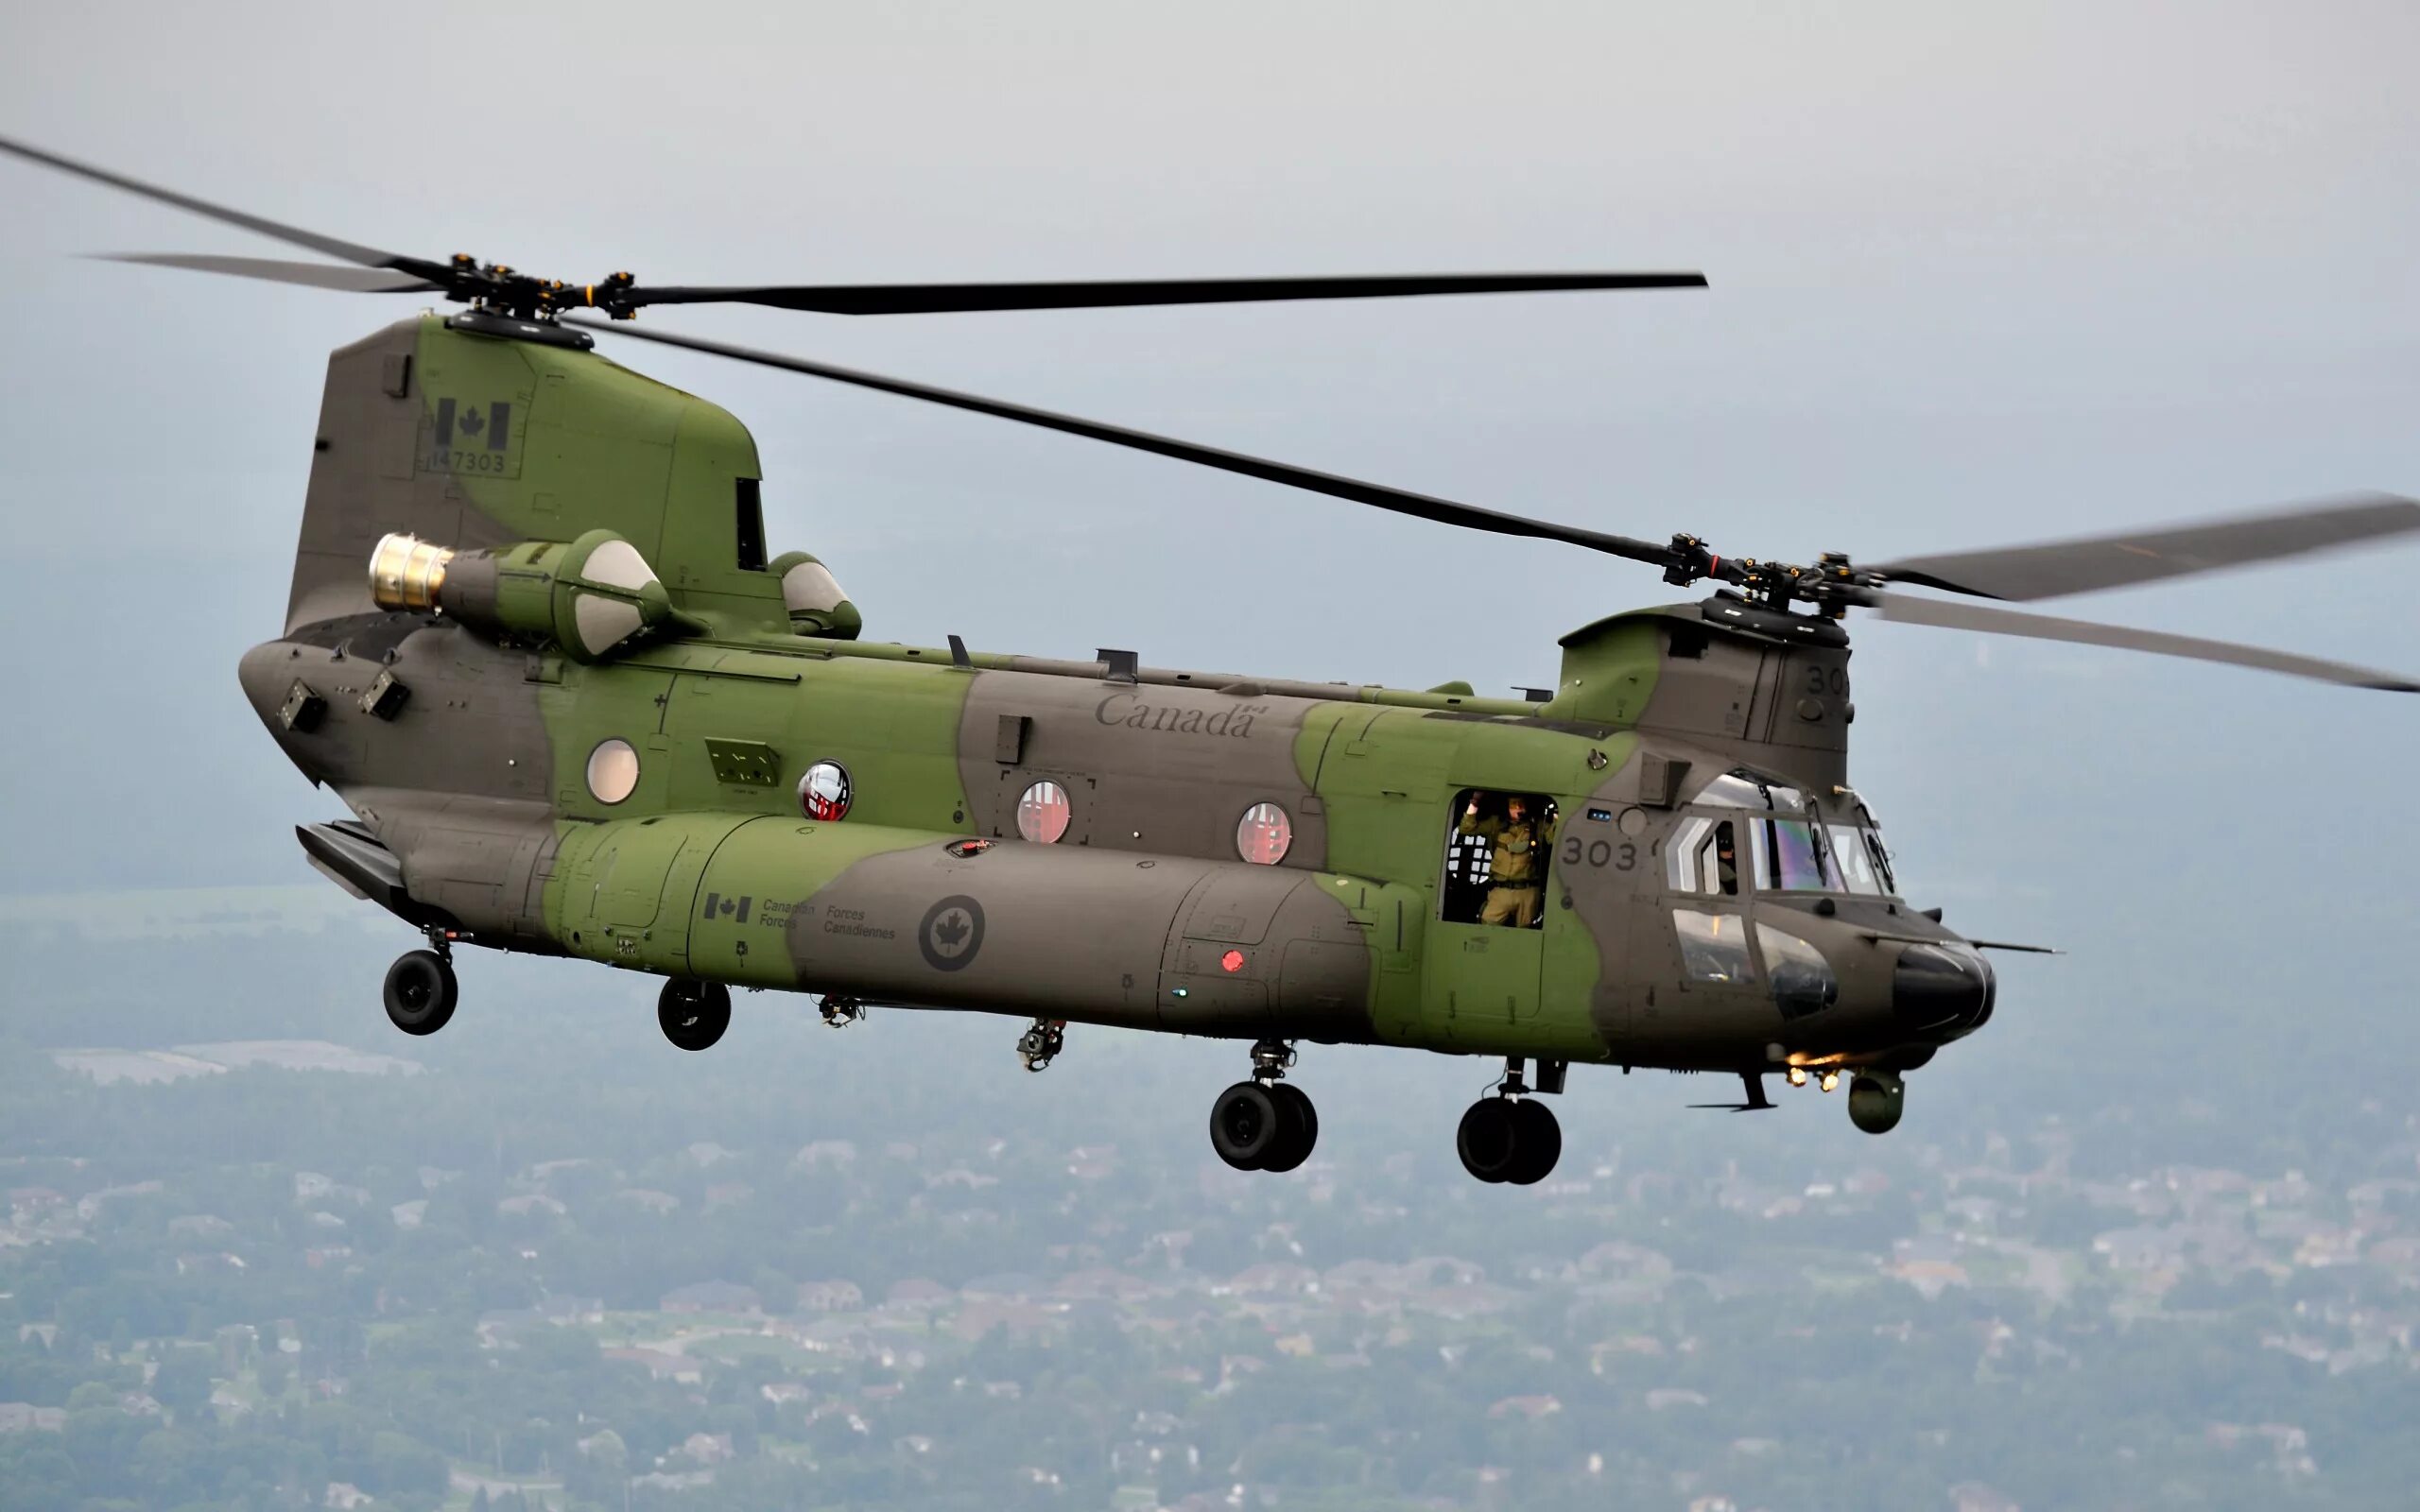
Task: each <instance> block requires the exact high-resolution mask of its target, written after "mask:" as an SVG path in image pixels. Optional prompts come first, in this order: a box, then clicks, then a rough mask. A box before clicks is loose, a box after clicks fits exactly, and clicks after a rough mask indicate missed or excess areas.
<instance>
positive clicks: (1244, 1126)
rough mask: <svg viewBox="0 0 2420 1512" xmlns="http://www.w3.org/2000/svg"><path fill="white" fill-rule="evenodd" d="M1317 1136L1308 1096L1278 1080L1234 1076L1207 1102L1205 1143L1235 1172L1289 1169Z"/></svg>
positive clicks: (1304, 1155) (1308, 1152) (1302, 1157)
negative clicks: (1233, 1080) (1233, 1081)
mask: <svg viewBox="0 0 2420 1512" xmlns="http://www.w3.org/2000/svg"><path fill="white" fill-rule="evenodd" d="M1319 1138H1320V1118H1319V1112H1318V1110H1317V1109H1316V1108H1312V1106H1311V1100H1310V1098H1309V1096H1308V1095H1306V1094H1305V1092H1304V1091H1303V1090H1302V1089H1301V1088H1299V1087H1289V1086H1288V1085H1287V1084H1286V1083H1284V1082H1282V1081H1280V1082H1258V1081H1239V1082H1237V1083H1236V1084H1235V1085H1234V1086H1233V1087H1230V1088H1228V1089H1227V1090H1226V1091H1223V1092H1220V1093H1219V1100H1218V1101H1217V1102H1215V1103H1212V1104H1211V1105H1210V1147H1211V1148H1212V1149H1214V1150H1217V1151H1218V1152H1219V1159H1220V1160H1224V1161H1226V1162H1227V1163H1228V1164H1229V1165H1232V1166H1234V1167H1235V1168H1236V1170H1238V1171H1291V1170H1293V1169H1294V1168H1295V1167H1296V1166H1298V1165H1301V1164H1302V1163H1303V1162H1304V1161H1305V1160H1309V1159H1310V1157H1311V1147H1312V1146H1313V1145H1315V1144H1317V1143H1319Z"/></svg>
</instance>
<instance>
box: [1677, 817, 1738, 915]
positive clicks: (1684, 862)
mask: <svg viewBox="0 0 2420 1512" xmlns="http://www.w3.org/2000/svg"><path fill="white" fill-rule="evenodd" d="M1665 875H1666V878H1667V880H1668V883H1669V885H1670V886H1671V890H1672V891H1674V892H1704V893H1713V894H1715V895H1717V896H1719V897H1725V898H1737V897H1738V896H1739V876H1740V871H1739V827H1738V824H1737V821H1735V820H1731V819H1718V818H1714V817H1712V816H1706V815H1698V816H1692V817H1690V818H1687V819H1685V820H1683V821H1682V824H1681V827H1680V829H1679V830H1678V831H1676V832H1674V833H1673V836H1672V846H1671V860H1670V863H1669V865H1668V867H1667V868H1666V873H1665Z"/></svg>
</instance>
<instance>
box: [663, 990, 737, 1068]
mask: <svg viewBox="0 0 2420 1512" xmlns="http://www.w3.org/2000/svg"><path fill="white" fill-rule="evenodd" d="M655 1022H656V1024H657V1026H658V1027H660V1028H661V1029H663V1031H664V1038H666V1040H671V1041H672V1042H673V1043H674V1044H675V1045H677V1046H679V1047H680V1048H682V1049H683V1050H706V1049H711V1048H712V1047H713V1045H714V1042H715V1041H716V1040H719V1039H721V1038H722V1032H723V1031H724V1030H725V1029H728V1028H730V1027H731V988H727V987H725V986H723V985H722V984H721V983H720V982H684V981H682V980H680V979H679V978H677V977H676V978H674V979H673V980H671V981H669V982H666V983H665V984H664V992H663V995H662V996H660V997H658V998H657V999H656V1000H655Z"/></svg>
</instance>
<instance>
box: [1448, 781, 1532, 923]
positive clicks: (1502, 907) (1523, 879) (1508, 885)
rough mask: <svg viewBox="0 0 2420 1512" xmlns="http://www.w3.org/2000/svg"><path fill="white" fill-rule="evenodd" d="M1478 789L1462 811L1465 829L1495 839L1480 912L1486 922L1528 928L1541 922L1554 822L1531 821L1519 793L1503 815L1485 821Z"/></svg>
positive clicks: (1508, 800)
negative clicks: (1479, 812) (1479, 801)
mask: <svg viewBox="0 0 2420 1512" xmlns="http://www.w3.org/2000/svg"><path fill="white" fill-rule="evenodd" d="M1483 796H1484V795H1482V794H1477V793H1474V794H1473V795H1471V800H1470V804H1469V806H1468V807H1466V808H1464V809H1463V810H1462V824H1461V831H1462V833H1464V834H1475V835H1478V836H1479V837H1480V838H1481V839H1486V840H1493V841H1494V842H1495V854H1494V855H1493V856H1492V857H1490V858H1489V861H1488V868H1487V882H1488V887H1487V906H1485V907H1484V908H1482V909H1480V910H1479V916H1478V921H1479V922H1480V923H1482V924H1510V925H1513V927H1515V928H1518V929H1527V928H1529V927H1530V925H1532V924H1534V923H1536V922H1537V921H1538V904H1539V902H1540V900H1541V898H1542V897H1543V896H1544V892H1545V887H1544V884H1545V882H1546V864H1545V863H1546V857H1547V856H1548V855H1551V854H1552V853H1553V851H1554V820H1553V819H1552V818H1551V817H1546V818H1538V819H1531V818H1530V815H1529V808H1530V805H1529V800H1528V799H1523V798H1522V797H1520V796H1519V795H1518V794H1513V795H1510V796H1508V797H1507V798H1506V799H1505V800H1504V817H1502V818H1500V819H1497V818H1486V819H1482V818H1480V817H1479V816H1478V800H1479V799H1480V798H1481V797H1483Z"/></svg>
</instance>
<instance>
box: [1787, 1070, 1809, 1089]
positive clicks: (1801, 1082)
mask: <svg viewBox="0 0 2420 1512" xmlns="http://www.w3.org/2000/svg"><path fill="white" fill-rule="evenodd" d="M1789 1084H1790V1085H1791V1086H1792V1087H1804V1086H1806V1067H1805V1066H1792V1067H1790V1068H1789Z"/></svg>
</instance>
